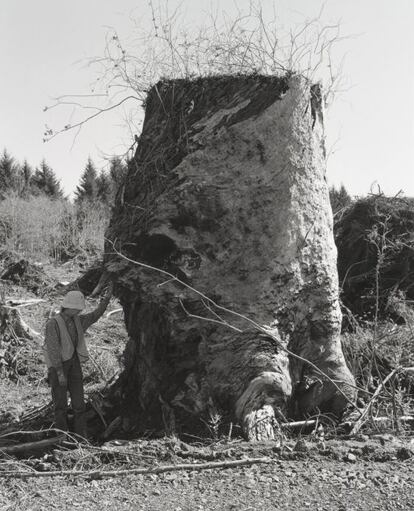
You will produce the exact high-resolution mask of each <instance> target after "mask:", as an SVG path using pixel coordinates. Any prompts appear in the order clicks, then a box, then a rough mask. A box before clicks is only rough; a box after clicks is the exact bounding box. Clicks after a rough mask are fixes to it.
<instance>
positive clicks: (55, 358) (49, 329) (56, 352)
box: [45, 319, 66, 386]
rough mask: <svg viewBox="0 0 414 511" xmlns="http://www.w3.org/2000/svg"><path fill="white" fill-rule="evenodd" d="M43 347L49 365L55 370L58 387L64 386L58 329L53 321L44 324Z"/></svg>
mask: <svg viewBox="0 0 414 511" xmlns="http://www.w3.org/2000/svg"><path fill="white" fill-rule="evenodd" d="M45 346H46V350H47V356H48V358H49V361H50V364H51V366H52V367H54V368H55V369H56V372H57V376H58V380H59V385H63V386H64V385H66V377H65V374H64V372H63V365H62V349H61V345H60V338H59V328H58V326H57V323H56V321H55V320H54V319H49V321H48V322H47V323H46V332H45Z"/></svg>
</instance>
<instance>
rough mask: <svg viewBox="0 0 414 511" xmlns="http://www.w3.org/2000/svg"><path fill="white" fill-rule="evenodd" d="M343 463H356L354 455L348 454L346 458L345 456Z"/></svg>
mask: <svg viewBox="0 0 414 511" xmlns="http://www.w3.org/2000/svg"><path fill="white" fill-rule="evenodd" d="M345 461H349V462H350V463H355V462H356V461H357V457H356V455H355V454H353V453H352V452H349V453H348V454H347V455H346V456H345Z"/></svg>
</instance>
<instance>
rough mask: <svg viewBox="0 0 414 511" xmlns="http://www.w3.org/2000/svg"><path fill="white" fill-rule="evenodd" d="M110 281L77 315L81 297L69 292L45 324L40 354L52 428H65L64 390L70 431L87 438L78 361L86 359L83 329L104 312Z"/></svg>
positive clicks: (110, 292) (81, 301) (81, 378)
mask: <svg viewBox="0 0 414 511" xmlns="http://www.w3.org/2000/svg"><path fill="white" fill-rule="evenodd" d="M112 288H113V286H112V283H111V284H110V286H109V289H108V291H107V292H106V294H105V295H104V297H103V299H102V300H101V302H100V303H99V305H98V307H97V308H96V309H95V310H93V311H92V312H89V313H86V314H81V311H82V310H83V309H84V308H85V297H84V295H83V294H82V293H81V292H80V291H69V292H68V293H67V294H66V296H65V297H64V299H63V301H62V305H61V310H60V312H59V314H56V316H54V317H52V318H50V319H49V320H48V322H47V323H46V331H45V343H44V354H45V361H46V364H47V366H48V377H49V384H50V387H51V392H52V399H53V406H54V416H55V427H56V428H57V429H61V430H63V431H68V422H67V407H68V396H67V394H68V391H69V394H70V399H71V405H72V409H73V413H74V428H73V429H74V433H75V434H77V435H78V436H80V437H82V438H87V431H86V420H85V399H84V390H83V374H82V367H81V364H82V363H84V362H86V361H87V360H88V358H89V355H88V350H87V347H86V343H85V336H84V334H85V332H86V330H87V329H88V328H89V327H90V326H91V325H92V324H93V323H95V322H96V321H97V320H98V319H99V318H100V317H101V316H102V314H103V313H104V312H105V310H106V308H107V306H108V303H109V300H110V299H111V296H112Z"/></svg>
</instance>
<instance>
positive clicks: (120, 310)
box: [105, 307, 124, 318]
mask: <svg viewBox="0 0 414 511" xmlns="http://www.w3.org/2000/svg"><path fill="white" fill-rule="evenodd" d="M123 310H124V309H123V308H122V307H120V308H119V309H114V310H113V311H110V312H108V313H107V314H106V316H105V317H107V318H109V317H110V316H112V314H117V313H118V312H123Z"/></svg>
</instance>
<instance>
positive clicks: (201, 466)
mask: <svg viewBox="0 0 414 511" xmlns="http://www.w3.org/2000/svg"><path fill="white" fill-rule="evenodd" d="M259 463H271V459H270V458H247V459H243V460H228V461H213V462H209V463H185V464H179V465H165V466H161V467H152V468H130V469H126V470H91V471H83V470H56V471H47V472H17V471H13V470H8V471H5V472H0V478H2V477H14V478H20V479H27V478H29V477H59V476H60V477H62V476H82V477H88V478H91V479H101V478H103V477H116V476H124V475H134V474H141V475H147V474H148V475H149V474H162V473H164V472H173V471H176V470H189V471H193V470H208V469H216V468H224V469H225V468H234V467H243V466H247V465H255V464H259Z"/></svg>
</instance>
